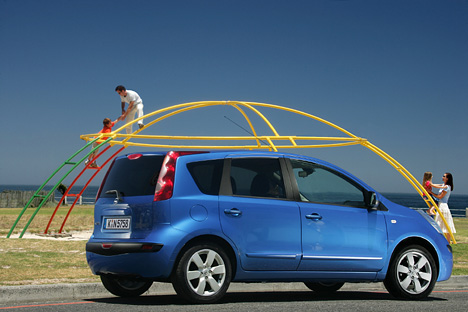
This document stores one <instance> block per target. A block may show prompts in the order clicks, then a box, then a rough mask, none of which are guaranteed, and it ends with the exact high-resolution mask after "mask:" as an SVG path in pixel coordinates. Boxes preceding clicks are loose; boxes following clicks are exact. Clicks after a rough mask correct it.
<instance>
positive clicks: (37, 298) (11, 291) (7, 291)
mask: <svg viewBox="0 0 468 312" xmlns="http://www.w3.org/2000/svg"><path fill="white" fill-rule="evenodd" d="M446 289H452V290H453V289H468V275H457V276H452V277H450V279H449V280H447V281H444V282H439V283H437V284H436V287H435V289H434V290H435V291H437V290H446ZM308 290H309V289H308V288H307V287H306V286H305V285H304V284H303V283H232V284H231V285H230V287H229V290H228V292H270V291H308ZM342 290H347V291H358V290H361V291H363V290H367V291H386V290H385V287H384V286H383V283H357V284H356V283H346V284H345V285H344V287H343V288H342ZM173 294H175V292H174V290H173V288H172V285H171V284H169V283H158V282H155V283H153V285H152V286H151V288H150V289H149V290H148V291H147V292H146V293H145V294H144V295H145V296H155V295H173ZM108 297H113V295H112V294H111V293H109V292H108V291H107V290H106V289H105V288H104V286H102V284H100V283H84V284H51V285H32V286H1V287H0V302H1V303H2V304H11V303H24V302H42V301H61V300H80V299H84V298H86V299H96V298H108Z"/></svg>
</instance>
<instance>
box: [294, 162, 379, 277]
mask: <svg viewBox="0 0 468 312" xmlns="http://www.w3.org/2000/svg"><path fill="white" fill-rule="evenodd" d="M291 165H292V170H293V172H294V177H295V179H296V182H297V186H298V190H299V196H300V201H299V206H300V213H301V221H302V250H303V259H302V261H301V263H300V266H299V270H312V271H348V272H349V271H354V272H376V271H379V270H381V269H382V267H383V265H384V259H385V257H386V252H387V230H386V224H385V217H384V215H383V212H382V211H378V210H371V209H367V208H368V207H367V206H366V201H365V196H366V190H365V189H364V188H363V187H361V186H360V185H359V184H358V183H357V182H355V181H353V180H351V179H350V178H349V177H347V176H346V175H344V174H343V173H340V172H337V171H335V170H332V169H330V168H327V167H324V166H320V165H316V164H313V163H310V162H305V161H300V160H291Z"/></svg>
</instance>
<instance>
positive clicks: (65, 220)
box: [59, 146, 125, 233]
mask: <svg viewBox="0 0 468 312" xmlns="http://www.w3.org/2000/svg"><path fill="white" fill-rule="evenodd" d="M124 148H125V146H122V147H121V148H120V149H119V150H118V151H117V152H115V153H114V154H112V156H111V157H109V158H108V159H107V160H106V161H105V162H104V163H103V164H102V166H100V167H98V168H94V169H98V170H96V172H95V173H94V174H93V175H92V176H91V178H89V180H88V182H87V183H86V185H85V186H84V187H83V189H82V190H81V192H80V193H79V194H78V196H76V198H75V201H74V202H73V204H72V205H71V206H70V209H69V210H68V213H67V215H66V216H65V219H63V222H62V226H61V227H60V230H59V233H62V230H63V227H64V226H65V223H66V222H67V220H68V217H69V216H70V213H71V211H72V210H73V207H75V204H76V202H77V201H78V199H79V198H80V196H81V194H83V192H84V191H85V190H86V188H87V187H88V185H89V183H91V181H92V180H93V179H94V177H95V176H96V175H97V174H98V173H99V171H101V169H102V168H104V167H105V166H106V165H107V163H108V162H109V161H111V160H112V159H114V157H115V156H117V154H119V153H120V152H121V151H122V150H123V149H124ZM103 152H104V151H102V152H101V153H100V154H99V155H98V156H97V157H99V156H100V155H101V154H102V153H103ZM97 157H96V158H97ZM90 163H91V162H90ZM85 169H86V168H85Z"/></svg>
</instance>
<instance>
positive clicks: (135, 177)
mask: <svg viewBox="0 0 468 312" xmlns="http://www.w3.org/2000/svg"><path fill="white" fill-rule="evenodd" d="M164 157H165V155H143V156H141V157H140V158H138V159H133V160H130V159H128V158H127V157H124V158H120V159H117V160H116V161H115V162H114V164H113V166H112V168H111V169H110V172H109V174H108V175H107V178H106V180H105V182H104V185H103V186H102V189H101V193H100V197H102V198H115V192H112V193H110V194H106V192H108V191H114V190H117V191H118V192H119V193H120V196H143V195H154V191H155V188H156V183H157V182H158V177H159V171H160V170H161V166H162V163H163V160H164Z"/></svg>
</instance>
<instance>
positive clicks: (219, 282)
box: [172, 243, 232, 303]
mask: <svg viewBox="0 0 468 312" xmlns="http://www.w3.org/2000/svg"><path fill="white" fill-rule="evenodd" d="M231 277H232V272H231V261H230V259H229V257H228V255H227V254H226V252H225V251H224V250H223V249H222V248H221V247H220V246H218V245H217V244H213V243H203V244H200V245H197V246H193V247H191V248H189V249H188V250H187V251H186V252H185V253H184V254H183V255H182V257H181V258H180V260H179V262H178V263H177V267H176V270H175V271H174V274H173V276H172V285H173V287H174V289H175V291H176V292H177V294H179V295H180V296H182V297H183V298H185V299H186V300H188V301H191V302H194V303H213V302H216V301H218V300H219V299H221V298H222V297H223V296H224V294H225V293H226V291H227V289H228V287H229V284H230V282H231Z"/></svg>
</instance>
